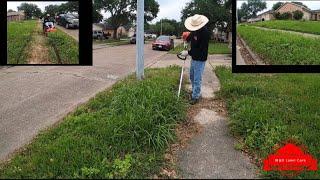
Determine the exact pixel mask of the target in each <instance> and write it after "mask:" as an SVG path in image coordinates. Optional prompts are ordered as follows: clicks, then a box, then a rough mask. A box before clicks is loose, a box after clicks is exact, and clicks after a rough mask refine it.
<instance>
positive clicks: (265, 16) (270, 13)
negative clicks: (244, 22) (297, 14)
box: [258, 10, 274, 21]
mask: <svg viewBox="0 0 320 180" xmlns="http://www.w3.org/2000/svg"><path fill="white" fill-rule="evenodd" d="M273 13H274V11H273V10H269V11H266V12H264V13H262V14H260V15H258V19H259V20H260V21H270V20H273V19H274V17H273Z"/></svg>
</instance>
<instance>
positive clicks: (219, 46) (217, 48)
mask: <svg viewBox="0 0 320 180" xmlns="http://www.w3.org/2000/svg"><path fill="white" fill-rule="evenodd" d="M228 45H229V44H227V43H217V42H213V41H210V43H209V48H208V53H209V54H231V49H230V48H228ZM183 50H184V49H183V45H179V46H177V47H175V48H174V49H172V50H170V51H169V53H171V54H178V53H180V52H181V51H183Z"/></svg>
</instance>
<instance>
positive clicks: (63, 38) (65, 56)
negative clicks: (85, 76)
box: [48, 29, 79, 64]
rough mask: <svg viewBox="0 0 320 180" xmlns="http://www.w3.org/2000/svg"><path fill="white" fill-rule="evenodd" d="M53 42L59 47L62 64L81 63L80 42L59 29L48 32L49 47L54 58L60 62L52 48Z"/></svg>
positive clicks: (56, 61)
mask: <svg viewBox="0 0 320 180" xmlns="http://www.w3.org/2000/svg"><path fill="white" fill-rule="evenodd" d="M52 44H55V46H56V47H57V49H58V51H59V54H60V58H61V62H62V64H79V43H78V42H77V41H76V40H75V39H73V38H72V37H71V36H69V35H67V34H66V33H64V32H62V31H61V30H60V29H57V31H56V32H52V33H48V47H50V49H49V53H50V56H51V57H54V58H52V59H55V62H53V63H58V59H57V57H56V55H55V53H54V50H53V48H52Z"/></svg>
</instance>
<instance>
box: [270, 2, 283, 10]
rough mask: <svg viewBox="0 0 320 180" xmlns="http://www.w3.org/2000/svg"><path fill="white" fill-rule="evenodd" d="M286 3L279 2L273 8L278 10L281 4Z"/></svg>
mask: <svg viewBox="0 0 320 180" xmlns="http://www.w3.org/2000/svg"><path fill="white" fill-rule="evenodd" d="M283 4H284V3H283V2H277V3H275V4H274V5H273V6H272V10H274V11H275V10H277V9H279V7H280V6H282V5H283Z"/></svg>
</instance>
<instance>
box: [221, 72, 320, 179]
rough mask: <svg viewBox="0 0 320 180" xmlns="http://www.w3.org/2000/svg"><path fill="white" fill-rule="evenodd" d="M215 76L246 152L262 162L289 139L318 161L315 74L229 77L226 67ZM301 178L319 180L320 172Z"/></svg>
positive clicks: (319, 117)
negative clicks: (298, 143)
mask: <svg viewBox="0 0 320 180" xmlns="http://www.w3.org/2000/svg"><path fill="white" fill-rule="evenodd" d="M216 72H217V75H218V77H219V79H220V82H221V91H220V92H219V96H220V97H222V98H223V99H225V100H226V102H227V109H228V114H229V118H230V127H231V130H232V132H233V133H234V134H235V135H236V136H240V137H242V138H243V141H244V144H245V147H246V148H247V149H248V150H249V151H250V152H253V153H255V154H257V155H258V157H260V158H262V159H264V158H265V157H266V156H267V155H268V154H269V153H271V152H273V151H272V147H273V146H274V145H276V144H279V143H280V142H281V141H284V140H287V139H289V138H293V139H296V140H298V141H299V142H300V143H302V144H304V145H306V146H307V147H308V150H309V152H310V153H311V154H312V155H313V156H314V158H316V159H318V160H319V159H320V145H319V142H320V109H319V107H320V101H319V99H320V93H319V89H320V83H319V82H320V76H319V75H317V74H278V75H260V74H255V75H253V74H232V73H231V70H230V69H228V68H226V67H218V68H217V69H216ZM319 164H320V163H319V161H318V166H319ZM264 174H265V175H267V176H272V177H279V176H280V175H279V174H277V173H264ZM299 177H300V178H317V179H319V178H320V171H317V172H315V171H313V172H304V173H302V174H301V175H300V176H299ZM299 177H298V178H299Z"/></svg>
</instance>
